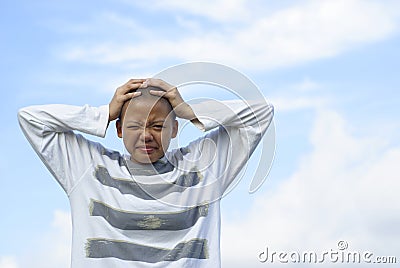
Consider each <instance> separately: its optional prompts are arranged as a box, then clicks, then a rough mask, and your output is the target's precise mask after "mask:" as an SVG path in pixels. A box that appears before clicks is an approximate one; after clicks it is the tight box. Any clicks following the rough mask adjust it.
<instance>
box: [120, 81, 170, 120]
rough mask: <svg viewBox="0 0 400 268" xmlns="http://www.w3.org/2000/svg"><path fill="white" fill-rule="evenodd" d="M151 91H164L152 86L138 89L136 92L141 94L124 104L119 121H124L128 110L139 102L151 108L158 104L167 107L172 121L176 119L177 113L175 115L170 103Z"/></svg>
mask: <svg viewBox="0 0 400 268" xmlns="http://www.w3.org/2000/svg"><path fill="white" fill-rule="evenodd" d="M150 90H156V91H164V90H162V89H160V88H158V87H152V86H149V87H146V88H139V89H137V90H136V92H141V94H140V95H139V96H137V97H134V98H132V99H130V100H128V101H126V102H125V103H124V105H123V106H122V109H121V113H120V114H119V117H118V119H119V120H121V121H122V120H123V118H124V116H125V114H126V112H127V110H128V107H130V106H133V105H135V103H138V102H142V103H143V102H146V103H148V105H149V106H151V107H153V106H154V105H155V104H157V103H160V104H162V105H165V106H166V107H167V108H168V110H169V112H170V113H171V116H172V119H175V118H176V116H175V113H174V111H173V108H172V106H171V104H170V103H169V101H168V100H167V99H166V98H163V97H159V96H155V95H152V94H150ZM129 110H131V109H129Z"/></svg>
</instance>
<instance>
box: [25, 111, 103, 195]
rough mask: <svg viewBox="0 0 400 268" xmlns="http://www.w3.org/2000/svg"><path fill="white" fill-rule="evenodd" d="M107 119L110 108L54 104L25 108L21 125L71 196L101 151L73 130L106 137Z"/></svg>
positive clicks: (41, 157)
mask: <svg viewBox="0 0 400 268" xmlns="http://www.w3.org/2000/svg"><path fill="white" fill-rule="evenodd" d="M108 115H109V111H108V105H104V106H101V107H91V106H89V105H85V106H82V107H80V106H70V105H60V104H53V105H41V106H30V107H25V108H22V109H20V110H19V112H18V121H19V124H20V126H21V129H22V131H23V133H24V134H25V136H26V138H27V139H28V141H29V142H30V144H31V146H32V147H33V149H34V150H35V152H36V153H37V154H38V155H39V157H40V159H41V160H42V161H43V163H44V164H45V165H46V167H47V168H48V169H49V171H50V172H51V173H52V174H53V176H54V177H55V178H56V179H57V181H58V182H59V183H60V184H61V186H62V187H63V189H64V190H65V191H66V192H67V194H69V193H70V191H71V189H73V187H74V186H75V184H76V183H77V181H78V180H79V178H80V177H81V176H82V175H83V174H84V172H85V171H86V170H87V169H88V168H89V167H90V164H91V162H92V159H93V154H94V153H95V152H98V151H99V150H100V145H99V144H98V143H94V142H91V141H88V140H87V139H85V138H84V137H83V136H82V135H80V134H75V133H74V130H76V131H80V132H83V133H87V134H91V135H95V136H99V137H104V136H105V133H106V129H107V125H108Z"/></svg>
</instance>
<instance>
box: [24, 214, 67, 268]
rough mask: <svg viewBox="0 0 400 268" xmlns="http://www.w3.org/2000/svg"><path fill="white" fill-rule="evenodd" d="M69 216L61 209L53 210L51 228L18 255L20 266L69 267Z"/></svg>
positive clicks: (33, 267)
mask: <svg viewBox="0 0 400 268" xmlns="http://www.w3.org/2000/svg"><path fill="white" fill-rule="evenodd" d="M71 235H72V226H71V216H70V213H68V212H64V211H61V210H56V211H54V216H53V221H52V224H51V229H50V230H49V231H48V232H47V233H44V234H43V235H42V238H41V240H39V241H34V242H33V246H32V247H31V248H30V250H29V252H25V253H23V254H22V256H20V257H19V258H18V259H19V263H21V267H30V268H54V267H58V268H63V267H65V268H69V267H70V257H71V256H70V255H71Z"/></svg>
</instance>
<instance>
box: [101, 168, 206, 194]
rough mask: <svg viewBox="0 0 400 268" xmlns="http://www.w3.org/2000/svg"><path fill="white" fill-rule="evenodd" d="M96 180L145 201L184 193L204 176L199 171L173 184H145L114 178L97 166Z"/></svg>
mask: <svg viewBox="0 0 400 268" xmlns="http://www.w3.org/2000/svg"><path fill="white" fill-rule="evenodd" d="M94 176H95V178H96V179H97V180H98V181H99V182H100V183H101V184H103V185H105V186H109V187H113V188H115V189H118V190H119V191H120V192H121V193H122V194H129V195H134V196H136V197H138V198H141V199H144V200H155V199H160V198H162V197H164V196H166V195H168V194H170V193H173V192H183V191H185V190H186V189H187V188H188V187H192V186H195V185H197V184H198V183H199V182H200V180H201V178H202V176H201V174H200V172H198V171H191V172H189V173H185V174H182V175H180V176H179V177H178V179H177V180H176V181H174V182H173V183H156V184H143V183H138V182H135V181H134V180H131V179H119V178H113V177H111V176H110V174H109V173H108V170H107V169H106V168H105V167H103V166H97V167H96V170H95V172H94Z"/></svg>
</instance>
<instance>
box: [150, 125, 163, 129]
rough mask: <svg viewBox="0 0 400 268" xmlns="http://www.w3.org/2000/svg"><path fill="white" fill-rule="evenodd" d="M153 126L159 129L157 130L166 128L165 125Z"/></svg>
mask: <svg viewBox="0 0 400 268" xmlns="http://www.w3.org/2000/svg"><path fill="white" fill-rule="evenodd" d="M153 128H154V129H157V130H161V129H163V128H164V126H163V125H154V126H153Z"/></svg>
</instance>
